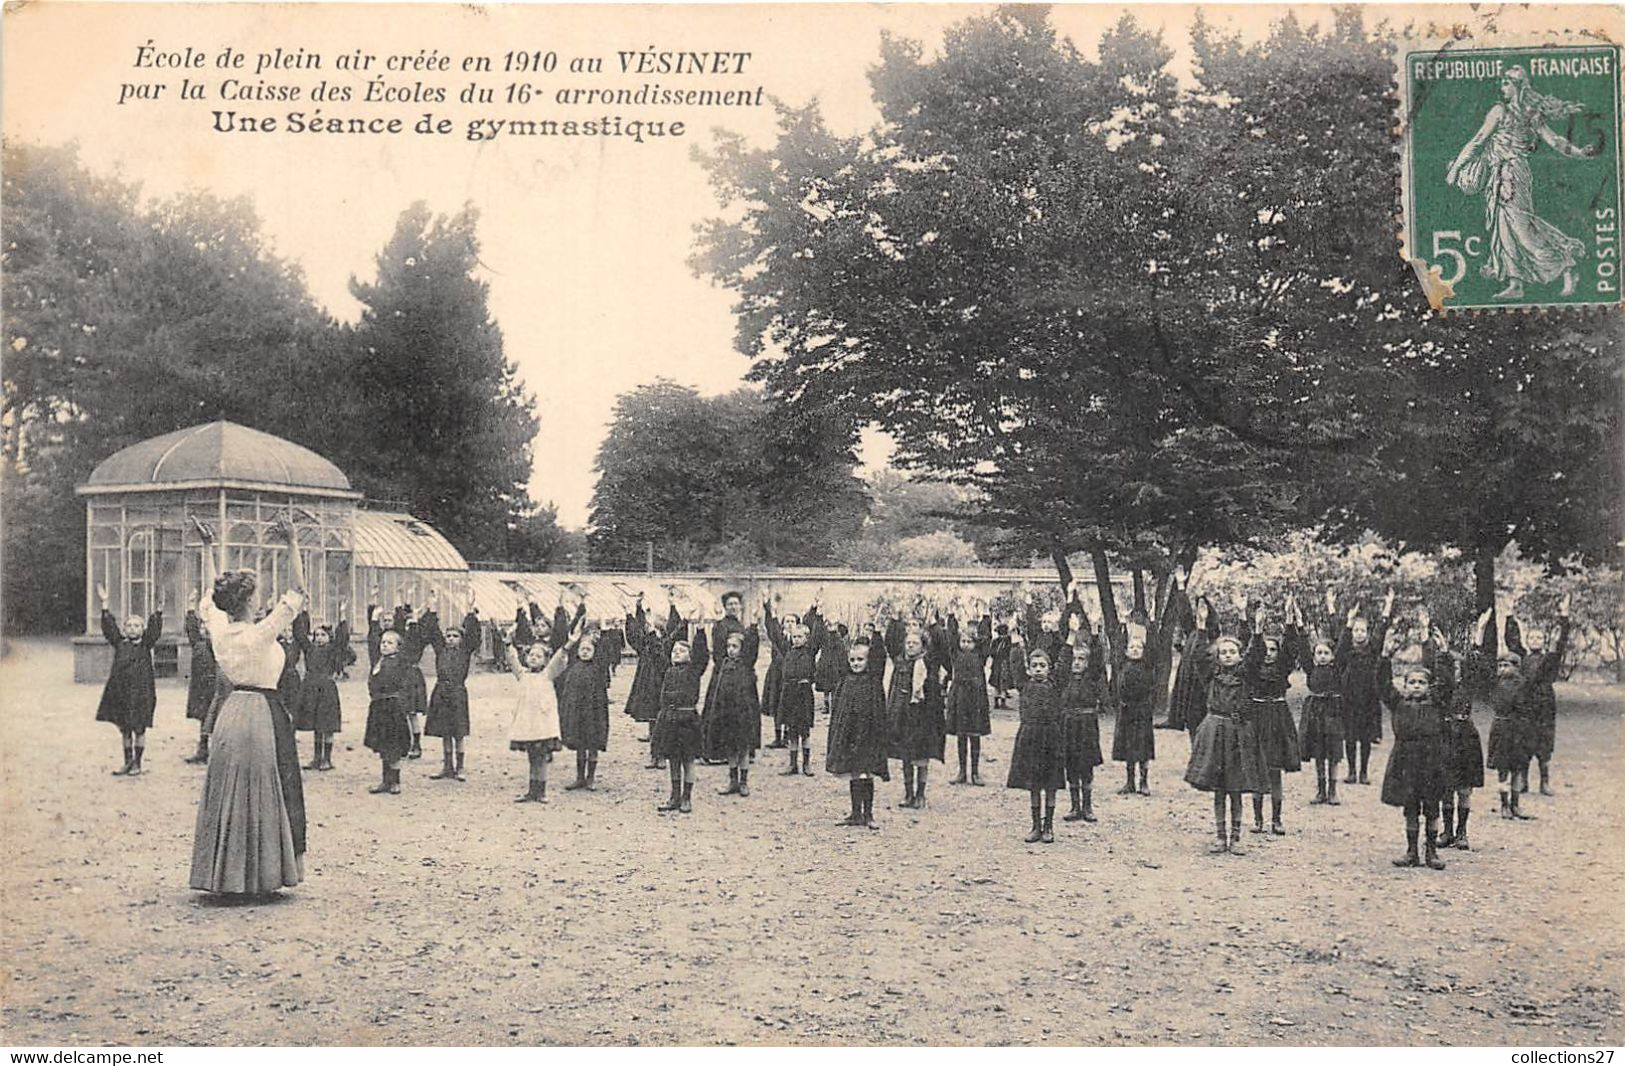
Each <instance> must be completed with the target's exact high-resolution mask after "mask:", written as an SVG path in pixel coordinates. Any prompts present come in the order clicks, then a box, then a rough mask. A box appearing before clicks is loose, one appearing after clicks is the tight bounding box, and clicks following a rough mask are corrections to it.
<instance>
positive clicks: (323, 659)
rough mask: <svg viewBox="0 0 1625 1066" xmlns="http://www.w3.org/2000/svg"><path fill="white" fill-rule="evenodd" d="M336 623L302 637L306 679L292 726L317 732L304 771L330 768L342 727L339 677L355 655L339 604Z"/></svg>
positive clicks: (347, 626) (302, 683) (342, 608)
mask: <svg viewBox="0 0 1625 1066" xmlns="http://www.w3.org/2000/svg"><path fill="white" fill-rule="evenodd" d="M338 614H339V622H338V625H337V626H334V627H331V628H329V627H328V626H325V625H324V626H318V627H317V628H316V629H315V630H314V631H313V632H311V633H310V634H309V635H308V636H307V637H306V638H305V644H304V647H303V649H302V653H303V655H304V657H305V678H304V680H303V681H302V682H300V685H299V695H298V697H297V698H296V699H295V700H294V705H293V708H294V710H293V722H294V728H296V729H301V730H306V731H308V732H312V733H314V734H316V737H315V741H314V748H313V749H312V751H311V755H310V762H309V763H307V764H306V765H305V769H307V770H331V769H333V735H334V734H335V733H337V732H338V731H339V730H340V729H342V728H343V727H344V715H343V709H342V708H341V707H340V705H339V686H338V676H339V674H340V673H342V672H343V670H344V668H345V667H346V666H348V665H350V662H351V660H352V659H353V658H354V656H353V654H352V653H351V651H350V623H349V621H348V620H347V619H346V618H345V617H344V604H342V603H340V604H339V611H338Z"/></svg>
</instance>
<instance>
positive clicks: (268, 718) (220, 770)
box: [191, 520, 305, 895]
mask: <svg viewBox="0 0 1625 1066" xmlns="http://www.w3.org/2000/svg"><path fill="white" fill-rule="evenodd" d="M194 524H196V526H197V529H198V532H199V534H201V535H202V537H203V587H204V589H205V590H212V591H213V594H212V596H211V595H208V594H205V595H204V596H203V597H201V600H202V602H201V603H200V604H199V613H200V614H201V615H202V617H203V621H204V624H205V625H206V626H207V627H208V630H209V634H210V638H211V640H212V642H213V644H214V658H215V663H216V664H217V666H218V669H219V673H220V678H221V683H222V686H223V687H224V686H226V685H229V687H230V695H228V696H226V697H225V699H224V702H222V703H221V704H220V707H219V710H218V712H217V716H216V719H215V724H214V730H213V732H212V733H211V735H210V738H209V770H208V776H207V777H206V778H205V779H204V782H203V799H202V802H201V803H200V804H199V806H198V812H197V835H196V838H195V840H194V842H193V845H192V878H191V885H192V887H193V888H195V889H199V890H201V891H204V892H214V893H222V894H230V895H265V894H269V893H273V892H276V891H277V890H278V889H281V888H283V887H291V886H293V885H297V884H298V883H299V882H300V881H302V880H303V879H304V854H305V797H304V789H303V787H302V785H301V781H300V777H299V753H298V750H297V749H296V747H295V744H294V734H293V720H292V718H291V717H290V716H289V709H288V708H287V707H284V706H283V705H282V701H281V699H280V697H279V696H278V694H277V679H278V678H279V677H280V676H281V674H282V666H283V662H284V654H283V650H282V646H281V645H280V644H278V643H277V634H278V633H280V632H282V630H283V629H285V628H286V627H287V626H289V625H291V624H292V622H293V620H294V618H295V617H296V616H297V615H298V614H299V612H300V610H302V609H303V607H304V602H305V594H304V587H305V568H304V560H303V559H302V558H301V555H300V552H299V549H298V545H297V543H296V539H295V537H294V532H293V528H292V527H291V526H290V525H288V524H287V523H285V522H283V521H281V520H278V521H277V522H276V523H274V524H273V525H272V527H271V534H272V536H275V537H278V538H279V539H283V540H285V541H286V542H287V544H288V557H289V562H290V565H291V568H292V575H293V587H292V588H291V589H289V590H288V592H286V593H285V594H283V596H282V599H281V601H280V602H278V603H277V605H276V607H275V608H273V609H272V610H271V613H270V614H268V615H266V616H265V617H264V618H262V619H260V620H259V621H258V622H255V621H251V619H252V618H253V616H254V609H255V606H256V603H257V600H258V595H257V591H258V590H257V587H256V585H257V582H256V578H255V574H254V573H253V571H250V570H228V571H226V572H225V573H223V574H220V575H219V576H218V577H217V576H216V565H217V564H216V561H215V557H214V551H215V549H214V533H213V531H212V530H211V529H209V527H208V526H206V525H204V524H203V523H201V522H196V521H195V520H194Z"/></svg>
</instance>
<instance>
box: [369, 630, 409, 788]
mask: <svg viewBox="0 0 1625 1066" xmlns="http://www.w3.org/2000/svg"><path fill="white" fill-rule="evenodd" d="M367 698H368V704H367V731H366V733H365V734H363V736H362V738H361V743H362V744H364V745H365V746H366V747H367V750H369V751H373V752H376V753H377V754H378V761H379V763H380V764H381V766H382V768H383V779H382V780H381V781H379V783H378V784H377V785H375V786H374V787H372V788H369V789H368V790H367V791H368V792H371V793H372V794H374V795H381V794H384V793H388V794H389V795H392V796H394V795H399V794H400V791H401V760H402V759H404V758H406V756H407V753H408V752H410V751H411V750H412V722H411V714H412V679H411V677H410V676H409V672H408V669H407V663H406V660H405V659H404V658H403V657H402V656H401V635H400V634H399V633H397V632H396V631H395V630H393V629H386V630H382V631H380V633H379V635H378V640H377V659H376V661H375V662H374V663H373V667H372V670H371V671H370V672H369V673H368V674H367Z"/></svg>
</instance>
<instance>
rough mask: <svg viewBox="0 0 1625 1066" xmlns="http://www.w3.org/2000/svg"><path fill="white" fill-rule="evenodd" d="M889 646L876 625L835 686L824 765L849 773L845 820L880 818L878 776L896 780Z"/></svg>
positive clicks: (868, 822)
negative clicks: (892, 757)
mask: <svg viewBox="0 0 1625 1066" xmlns="http://www.w3.org/2000/svg"><path fill="white" fill-rule="evenodd" d="M885 677H886V646H885V643H884V642H883V641H882V640H881V639H880V636H879V634H878V633H876V632H874V631H873V630H872V629H871V631H870V634H869V639H868V640H862V639H859V640H854V641H853V642H852V644H851V646H850V647H849V648H848V649H847V652H846V673H845V674H843V675H842V676H841V682H840V684H839V685H837V686H836V688H835V701H834V707H833V709H832V710H831V711H830V718H829V746H828V748H827V749H826V751H825V754H824V767H825V769H827V770H828V771H829V772H830V773H832V774H839V775H841V776H843V777H846V778H847V779H848V782H849V786H848V787H849V791H850V792H851V798H852V813H851V814H849V815H848V816H847V818H846V820H845V821H844V822H841V823H839V824H841V825H850V826H866V827H868V828H870V829H878V828H880V827H879V826H878V825H876V824H875V778H877V777H878V778H879V779H880V780H882V781H890V780H891V769H890V766H891V760H890V753H891V725H890V721H889V719H888V717H887V714H886V684H885Z"/></svg>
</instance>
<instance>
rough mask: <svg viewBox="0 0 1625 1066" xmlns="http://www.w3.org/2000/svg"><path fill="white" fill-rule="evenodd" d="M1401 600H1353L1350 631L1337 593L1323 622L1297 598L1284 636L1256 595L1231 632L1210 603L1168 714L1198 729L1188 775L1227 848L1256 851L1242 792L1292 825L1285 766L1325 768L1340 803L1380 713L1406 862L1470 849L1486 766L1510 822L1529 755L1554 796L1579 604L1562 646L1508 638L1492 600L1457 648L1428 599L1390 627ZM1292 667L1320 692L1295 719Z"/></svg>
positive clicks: (1322, 773) (1273, 821) (1319, 788)
mask: <svg viewBox="0 0 1625 1066" xmlns="http://www.w3.org/2000/svg"><path fill="white" fill-rule="evenodd" d="M1393 606H1394V597H1393V593H1392V592H1390V593H1389V594H1388V596H1387V598H1386V599H1385V600H1384V602H1383V605H1382V609H1381V612H1380V614H1379V615H1378V617H1377V618H1376V619H1375V620H1374V624H1373V622H1372V621H1371V620H1367V619H1366V618H1364V617H1363V616H1362V614H1361V612H1360V611H1359V609H1358V608H1355V609H1352V610H1350V611H1349V612H1348V613H1347V615H1346V616H1344V618H1343V619H1341V623H1342V624H1341V625H1339V619H1338V617H1337V604H1336V599H1335V596H1334V595H1333V594H1331V593H1328V594H1327V598H1326V611H1325V615H1324V619H1323V622H1322V624H1321V625H1320V626H1319V627H1318V628H1315V629H1313V630H1312V629H1311V628H1310V627H1309V626H1307V625H1306V624H1305V618H1304V613H1303V610H1302V608H1301V607H1300V605H1299V604H1298V602H1297V599H1296V597H1295V596H1293V595H1290V594H1289V595H1288V596H1287V597H1286V598H1285V603H1284V609H1283V615H1284V623H1285V624H1284V626H1283V627H1282V629H1281V631H1280V632H1274V631H1272V630H1271V629H1270V628H1269V626H1268V616H1267V613H1266V611H1265V609H1264V607H1263V606H1262V605H1261V604H1257V603H1253V604H1249V605H1248V607H1247V609H1246V611H1245V613H1244V616H1243V617H1242V619H1241V620H1240V624H1239V626H1238V627H1237V628H1238V632H1236V633H1231V634H1226V633H1223V632H1221V631H1220V629H1219V627H1218V626H1217V624H1216V622H1215V618H1214V615H1215V612H1214V611H1213V608H1212V605H1211V604H1209V603H1208V602H1207V601H1206V600H1205V599H1204V600H1201V601H1199V603H1198V605H1197V607H1196V609H1195V612H1194V613H1195V617H1194V619H1193V624H1192V626H1191V632H1190V634H1189V636H1188V637H1187V641H1186V644H1185V650H1184V655H1183V657H1182V659H1181V661H1180V665H1179V670H1178V673H1177V674H1176V677H1175V680H1174V690H1173V699H1172V701H1171V704H1170V712H1171V713H1170V718H1171V720H1172V722H1171V724H1175V725H1184V726H1185V727H1187V728H1189V729H1190V730H1191V753H1190V761H1189V763H1188V765H1187V767H1186V771H1185V780H1186V782H1187V783H1189V784H1190V785H1191V786H1192V787H1194V788H1197V789H1199V790H1202V791H1205V792H1210V793H1212V795H1213V820H1214V832H1215V836H1216V838H1217V839H1216V840H1215V842H1214V844H1213V845H1212V848H1211V849H1210V850H1212V851H1213V852H1214V853H1216V854H1217V853H1228V854H1242V853H1244V851H1245V849H1244V847H1243V845H1242V839H1241V824H1242V796H1243V795H1244V794H1246V795H1251V797H1252V810H1253V830H1252V831H1253V832H1254V833H1257V834H1265V833H1268V834H1272V835H1281V834H1284V833H1285V829H1284V828H1283V826H1282V811H1281V808H1282V802H1283V801H1282V786H1281V775H1282V774H1283V773H1294V772H1296V771H1297V770H1298V769H1299V767H1300V766H1301V765H1302V764H1303V763H1305V762H1313V763H1314V764H1315V778H1316V780H1315V798H1314V799H1313V800H1312V801H1311V803H1315V804H1331V805H1336V804H1338V803H1339V802H1340V801H1339V800H1338V798H1337V784H1338V780H1337V773H1338V762H1339V760H1340V758H1342V757H1343V756H1347V758H1348V760H1349V768H1348V774H1347V776H1346V777H1344V778H1343V783H1344V784H1356V783H1358V784H1368V783H1369V781H1370V778H1369V776H1368V762H1369V757H1370V746H1371V745H1372V744H1374V743H1380V742H1381V739H1382V731H1381V730H1382V710H1383V708H1386V709H1387V710H1388V713H1389V717H1390V721H1391V723H1392V727H1393V741H1394V743H1393V748H1392V750H1391V752H1390V754H1389V758H1388V765H1387V769H1386V772H1385V773H1384V775H1383V781H1382V802H1383V803H1385V804H1387V805H1389V806H1393V807H1399V808H1400V809H1401V810H1402V811H1403V812H1404V818H1405V836H1406V850H1405V853H1404V854H1403V855H1402V856H1400V857H1399V858H1397V859H1395V860H1394V863H1395V865H1397V866H1406V867H1415V866H1427V867H1429V868H1431V869H1435V870H1442V869H1444V860H1443V859H1441V858H1440V857H1439V851H1440V850H1441V849H1443V848H1449V847H1454V848H1458V849H1461V850H1468V848H1469V844H1468V837H1467V819H1468V815H1469V813H1470V811H1471V796H1472V791H1473V789H1475V788H1478V787H1481V786H1482V785H1483V784H1484V769H1485V766H1486V764H1487V765H1488V766H1489V767H1490V768H1491V769H1493V770H1495V771H1496V773H1497V776H1498V784H1499V788H1500V813H1501V816H1502V817H1503V818H1505V819H1509V820H1527V819H1529V818H1530V817H1531V816H1530V815H1528V814H1526V813H1524V811H1523V809H1522V804H1521V801H1520V794H1521V793H1523V792H1527V791H1528V787H1529V782H1528V775H1529V765H1530V763H1531V762H1538V763H1539V765H1540V771H1541V778H1540V791H1541V792H1542V793H1543V794H1545V795H1551V794H1552V793H1551V790H1550V778H1549V764H1550V759H1551V755H1552V749H1553V744H1554V735H1555V728H1556V696H1555V693H1554V692H1553V687H1552V686H1553V682H1554V681H1555V680H1556V678H1557V670H1558V666H1559V664H1560V662H1561V660H1562V657H1563V653H1564V651H1565V650H1566V647H1567V642H1568V634H1569V605H1568V601H1567V599H1565V600H1564V601H1563V604H1562V606H1561V607H1560V609H1559V636H1558V640H1557V646H1556V648H1555V649H1554V650H1552V651H1551V652H1550V653H1548V652H1546V651H1545V639H1544V634H1543V633H1538V632H1531V633H1530V634H1528V636H1527V639H1525V638H1524V637H1523V636H1522V635H1521V634H1520V632H1519V630H1518V627H1517V625H1516V623H1515V622H1513V621H1512V620H1511V619H1508V621H1507V624H1506V628H1505V630H1504V633H1505V646H1504V647H1501V646H1500V633H1499V627H1498V626H1497V624H1496V618H1495V611H1494V609H1493V608H1492V609H1491V610H1489V611H1486V612H1485V613H1484V614H1483V615H1481V616H1480V617H1479V618H1478V619H1477V621H1476V623H1475V625H1474V627H1473V631H1472V632H1471V633H1470V634H1468V635H1467V639H1465V640H1464V641H1463V642H1462V645H1461V648H1460V651H1459V654H1458V653H1457V652H1453V651H1452V649H1451V645H1450V641H1449V639H1448V637H1447V635H1446V634H1445V633H1444V632H1443V630H1441V629H1440V628H1438V627H1436V626H1435V625H1434V624H1433V622H1432V619H1431V617H1430V615H1429V612H1428V611H1427V610H1426V608H1423V609H1421V610H1419V611H1418V612H1417V614H1416V618H1415V624H1414V626H1412V627H1411V629H1410V631H1409V633H1408V634H1406V635H1405V636H1402V635H1401V634H1400V633H1398V632H1395V631H1392V630H1391V624H1392V621H1393ZM1295 666H1296V667H1301V669H1302V670H1303V673H1304V677H1305V680H1306V683H1307V688H1308V693H1307V695H1306V696H1305V698H1304V700H1303V703H1302V706H1301V709H1300V715H1299V718H1298V721H1297V723H1296V725H1294V722H1293V719H1292V716H1291V712H1290V710H1289V708H1288V706H1287V701H1286V693H1287V690H1288V688H1289V686H1290V681H1289V680H1288V678H1289V676H1290V674H1291V673H1292V672H1293V669H1294V667H1295ZM1476 708H1483V709H1485V710H1486V711H1488V712H1489V715H1490V717H1491V724H1490V736H1489V744H1488V757H1487V758H1486V755H1485V746H1484V744H1483V742H1482V740H1481V739H1480V734H1479V732H1478V728H1477V726H1476V725H1475V724H1474V717H1473V712H1474V710H1475V709H1476ZM1356 755H1358V759H1359V763H1358V769H1356V765H1355V759H1356ZM1266 794H1268V795H1269V797H1270V825H1269V828H1268V829H1266V828H1265V826H1264V818H1263V799H1264V796H1265V795H1266ZM1227 807H1228V813H1229V820H1228V832H1227V831H1226V809H1227ZM1441 818H1442V820H1443V825H1442V828H1441V824H1440V823H1441ZM1424 827H1425V837H1423V833H1424ZM1419 838H1421V843H1420V847H1419Z"/></svg>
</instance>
